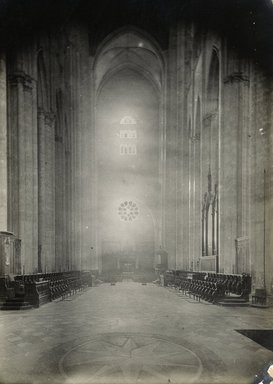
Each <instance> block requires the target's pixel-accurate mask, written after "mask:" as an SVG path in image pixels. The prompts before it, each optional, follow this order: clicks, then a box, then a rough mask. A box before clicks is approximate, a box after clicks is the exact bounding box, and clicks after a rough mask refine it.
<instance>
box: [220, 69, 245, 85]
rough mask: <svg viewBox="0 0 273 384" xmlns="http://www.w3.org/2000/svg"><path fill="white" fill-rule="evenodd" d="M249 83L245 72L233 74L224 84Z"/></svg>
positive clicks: (226, 78)
mask: <svg viewBox="0 0 273 384" xmlns="http://www.w3.org/2000/svg"><path fill="white" fill-rule="evenodd" d="M233 83H245V84H246V83H247V84H248V83H249V77H248V76H246V75H244V73H243V72H236V71H235V72H232V73H230V74H229V75H227V76H226V77H225V78H224V84H233Z"/></svg>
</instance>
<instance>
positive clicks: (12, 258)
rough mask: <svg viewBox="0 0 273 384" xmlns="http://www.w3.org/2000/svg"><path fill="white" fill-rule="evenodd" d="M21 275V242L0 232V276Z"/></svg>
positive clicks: (9, 233)
mask: <svg viewBox="0 0 273 384" xmlns="http://www.w3.org/2000/svg"><path fill="white" fill-rule="evenodd" d="M18 274H21V240H20V239H18V238H17V237H16V236H14V234H13V233H11V232H0V276H7V275H18Z"/></svg>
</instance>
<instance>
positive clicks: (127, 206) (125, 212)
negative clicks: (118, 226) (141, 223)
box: [118, 201, 139, 221]
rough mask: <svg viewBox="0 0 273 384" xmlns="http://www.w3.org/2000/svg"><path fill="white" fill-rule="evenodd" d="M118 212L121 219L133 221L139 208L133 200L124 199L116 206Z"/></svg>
mask: <svg viewBox="0 0 273 384" xmlns="http://www.w3.org/2000/svg"><path fill="white" fill-rule="evenodd" d="M118 214H119V217H120V218H121V220H123V221H133V220H135V219H136V218H137V216H138V214H139V210H138V207H137V205H136V203H134V202H133V201H124V202H123V203H121V204H120V206H119V208H118Z"/></svg>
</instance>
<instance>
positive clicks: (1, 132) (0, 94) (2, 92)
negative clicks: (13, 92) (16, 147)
mask: <svg viewBox="0 0 273 384" xmlns="http://www.w3.org/2000/svg"><path fill="white" fill-rule="evenodd" d="M6 76H7V75H6V58H5V56H4V55H2V56H0V185H1V188H0V230H2V231H7V229H8V180H7V144H8V133H7V81H6Z"/></svg>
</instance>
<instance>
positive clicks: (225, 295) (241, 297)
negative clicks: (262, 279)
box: [161, 270, 251, 303]
mask: <svg viewBox="0 0 273 384" xmlns="http://www.w3.org/2000/svg"><path fill="white" fill-rule="evenodd" d="M161 284H162V285H164V286H169V287H174V288H176V289H178V290H180V291H181V292H183V293H184V294H186V295H189V296H190V297H191V296H192V297H193V298H194V299H196V300H199V301H200V299H203V300H205V301H208V302H211V303H223V302H224V301H225V302H230V303H231V300H232V302H236V301H237V302H248V300H249V295H250V293H251V276H250V275H249V274H245V273H243V274H240V275H239V274H233V275H230V274H224V273H206V272H192V271H179V270H169V271H165V272H164V274H163V275H161Z"/></svg>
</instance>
